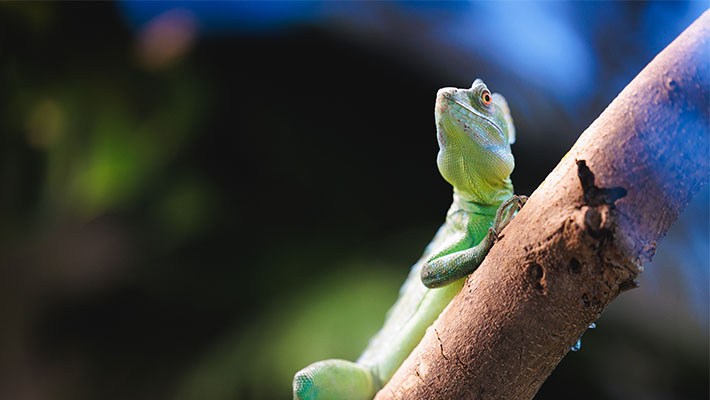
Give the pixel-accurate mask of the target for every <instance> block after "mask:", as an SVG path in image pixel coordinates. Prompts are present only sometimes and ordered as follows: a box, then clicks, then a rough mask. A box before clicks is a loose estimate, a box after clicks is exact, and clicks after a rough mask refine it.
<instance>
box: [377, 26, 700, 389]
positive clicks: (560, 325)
mask: <svg viewBox="0 0 710 400" xmlns="http://www.w3.org/2000/svg"><path fill="white" fill-rule="evenodd" d="M709 87H710V12H705V13H704V14H703V15H702V16H701V17H700V18H699V19H698V20H697V21H695V22H694V23H693V24H692V25H691V26H690V27H689V28H688V29H686V31H685V32H683V33H682V34H681V35H680V36H679V37H678V38H677V39H676V40H675V41H674V42H673V43H671V44H670V45H669V46H668V47H667V48H666V49H665V50H663V51H662V52H661V53H660V54H659V55H658V56H657V57H656V58H655V59H654V60H653V61H652V62H651V63H650V64H649V65H648V66H647V67H646V68H645V69H644V70H643V71H641V73H640V74H639V75H638V76H637V77H636V78H635V79H634V80H633V81H632V82H631V83H630V84H629V85H628V86H627V87H626V88H625V89H624V90H623V91H622V92H621V93H620V94H619V96H618V97H617V98H616V99H615V100H614V101H613V102H612V103H611V104H610V105H609V107H608V108H607V109H606V110H605V111H604V112H603V113H602V114H601V115H600V116H599V118H598V119H597V120H596V121H594V123H593V124H592V125H591V126H590V127H589V128H588V129H587V130H586V131H585V132H584V133H583V134H582V135H581V136H580V138H579V140H578V141H577V143H576V144H575V145H574V146H573V147H572V149H571V150H570V151H569V153H568V154H567V156H565V157H564V158H563V159H562V160H561V161H560V163H559V165H558V166H557V167H556V168H555V169H554V170H553V171H552V173H550V175H549V176H548V177H547V178H546V179H545V181H544V182H543V183H542V184H541V185H540V187H539V188H538V189H537V190H536V191H535V192H534V193H533V195H532V196H531V197H530V200H529V201H528V203H527V204H526V205H525V207H524V208H523V209H522V211H521V212H520V214H518V216H517V217H516V218H515V219H514V220H513V222H512V223H511V224H510V225H509V226H508V227H507V228H506V229H505V230H504V231H503V238H502V239H501V240H500V242H498V243H497V244H496V245H495V246H494V247H493V249H491V252H490V253H489V255H488V257H486V259H485V261H484V262H483V264H482V265H481V266H480V268H479V269H478V270H477V271H476V272H475V273H474V274H473V275H472V276H470V277H469V278H468V280H467V282H466V285H465V286H464V288H463V289H462V290H461V292H460V293H459V294H458V295H457V297H456V298H455V299H454V300H453V301H452V303H451V304H450V305H449V307H448V308H447V309H446V310H445V311H444V312H443V313H442V314H441V316H440V317H439V319H438V320H437V321H436V322H435V323H434V325H433V326H432V327H430V328H429V329H428V330H427V332H426V335H425V336H424V339H423V340H422V342H421V343H420V344H419V346H417V348H416V349H415V350H414V351H413V352H412V354H411V355H410V356H409V357H408V358H407V360H406V361H405V362H404V364H403V365H402V366H401V367H400V369H399V370H398V371H397V372H396V373H395V375H394V377H393V378H392V379H391V380H390V382H389V383H388V384H387V385H386V386H385V387H384V388H383V389H382V390H381V391H380V392H379V393H378V395H377V397H376V399H377V400H386V399H531V398H533V396H534V395H535V393H536V392H537V391H538V389H539V388H540V386H541V385H542V383H543V382H544V381H545V379H546V378H547V377H548V376H549V375H550V373H551V372H552V370H553V369H554V368H555V366H556V365H557V364H558V363H559V362H560V360H561V359H562V357H564V355H565V354H566V353H567V352H568V351H569V348H570V346H572V345H573V344H574V343H575V341H576V340H577V339H578V338H579V337H580V336H581V334H582V333H583V332H584V331H585V329H586V328H587V326H589V324H590V323H591V322H593V321H594V320H596V319H597V318H598V316H599V315H600V313H601V312H602V311H603V310H604V309H605V308H606V306H607V305H608V304H609V303H610V302H611V301H612V300H613V299H614V298H616V296H617V295H619V294H620V293H621V292H623V291H625V290H627V289H629V288H632V287H635V285H634V278H636V276H637V275H638V273H639V272H640V266H641V265H642V264H644V263H646V262H648V261H650V259H651V258H652V257H653V254H654V252H655V249H656V245H657V242H658V241H659V240H660V239H661V238H662V237H663V235H664V234H665V232H666V230H667V229H668V228H669V226H670V225H671V224H672V223H673V222H674V221H675V219H676V218H677V217H678V215H679V214H680V212H681V211H682V210H683V208H684V207H685V206H686V205H687V203H688V202H689V201H690V199H691V197H692V196H693V194H695V193H696V192H697V191H698V190H699V189H700V187H701V186H702V185H704V184H707V182H708V175H709V172H708V171H709V168H710V162H709V159H710V158H709V157H708V149H709V147H708V126H709V123H710V122H709V118H708V117H709V115H708V114H709V113H710V112H709V110H708V106H709V104H710V95H709ZM587 168H588V169H587Z"/></svg>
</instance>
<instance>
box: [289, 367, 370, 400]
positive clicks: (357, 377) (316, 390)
mask: <svg viewBox="0 0 710 400" xmlns="http://www.w3.org/2000/svg"><path fill="white" fill-rule="evenodd" d="M378 389H379V386H378V385H377V384H376V381H375V378H374V377H373V374H372V373H371V372H370V370H369V369H367V368H366V367H363V366H362V365H360V364H357V363H354V362H350V361H345V360H325V361H318V362H316V363H313V364H311V365H309V366H307V367H306V368H304V369H302V370H300V371H298V372H297V373H296V375H295V376H294V377H293V398H294V400H370V399H372V398H373V397H374V396H375V393H376V392H377V390H378Z"/></svg>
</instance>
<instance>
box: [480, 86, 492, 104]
mask: <svg viewBox="0 0 710 400" xmlns="http://www.w3.org/2000/svg"><path fill="white" fill-rule="evenodd" d="M481 101H482V102H483V104H485V105H487V106H489V105H491V101H493V99H492V98H491V93H490V92H489V91H487V90H484V91H483V93H481Z"/></svg>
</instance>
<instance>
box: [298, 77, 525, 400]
mask: <svg viewBox="0 0 710 400" xmlns="http://www.w3.org/2000/svg"><path fill="white" fill-rule="evenodd" d="M434 116H435V120H436V130H437V140H438V143H439V154H438V156H437V159H436V163H437V166H438V167H439V172H441V175H442V176H443V177H444V179H446V181H448V182H449V183H450V184H451V185H452V186H453V187H454V199H453V203H452V204H451V208H449V211H448V213H447V214H446V222H444V224H443V225H442V226H441V228H439V231H438V232H437V233H436V235H435V236H434V239H433V240H432V241H431V243H430V244H429V245H428V246H427V248H426V249H425V251H424V254H423V255H422V257H421V258H420V259H419V261H417V263H416V264H414V266H413V267H412V269H411V271H410V273H409V276H408V277H407V280H406V281H405V282H404V284H403V285H402V287H401V289H400V291H399V298H398V299H397V301H396V302H395V304H394V305H393V306H392V308H391V309H390V310H389V311H388V312H387V316H386V318H385V323H384V326H383V327H382V329H381V330H380V331H379V332H378V333H377V334H376V335H375V336H374V337H373V338H372V339H371V340H370V343H369V345H368V346H367V349H365V351H364V352H363V353H362V355H361V356H360V358H359V359H358V360H357V362H350V361H345V360H325V361H319V362H316V363H314V364H311V365H309V366H308V367H306V368H304V369H302V370H301V371H299V372H298V373H296V376H294V379H293V393H294V399H300V400H330V399H333V400H335V399H338V400H347V399H350V400H366V399H371V398H372V397H374V395H375V393H376V392H377V391H378V390H379V389H380V388H381V387H382V386H383V385H384V384H385V383H386V382H387V381H388V380H389V379H390V378H391V377H392V375H393V374H394V372H395V371H396V370H397V368H398V367H399V366H400V365H401V364H402V362H403V361H404V359H405V358H406V357H407V356H408V355H409V353H410V352H411V351H412V349H414V347H415V346H416V345H417V344H418V343H419V341H420V340H421V339H422V337H423V336H424V332H425V331H426V328H427V327H429V326H430V325H431V324H432V323H433V322H434V320H436V318H437V317H438V316H439V314H440V313H441V311H443V310H444V308H445V307H446V306H447V305H448V304H449V302H450V301H451V299H453V297H454V296H455V295H456V294H457V293H458V292H459V290H461V287H462V286H463V283H464V280H465V279H463V278H465V277H466V276H467V275H469V274H471V273H472V272H473V271H474V270H475V269H476V268H477V267H478V266H479V265H480V264H481V262H482V261H483V258H484V257H485V256H486V254H487V253H488V250H489V249H490V248H491V246H492V245H493V242H494V241H495V240H496V238H497V235H498V233H499V232H500V231H501V230H502V229H503V228H504V227H505V226H506V225H507V224H508V222H510V220H511V219H512V218H513V216H514V215H515V213H516V212H517V211H518V210H519V209H520V208H521V207H522V206H523V204H524V202H525V200H526V198H525V197H524V196H516V195H513V184H512V183H511V181H510V173H511V172H512V171H513V167H514V165H515V163H514V160H513V154H512V153H511V150H510V144H511V143H513V142H514V141H515V127H514V126H513V119H512V117H511V115H510V109H509V108H508V104H507V102H506V101H505V98H504V97H503V96H502V95H500V94H498V93H494V94H491V92H490V91H489V90H488V88H487V87H486V85H485V84H484V83H483V81H482V80H480V79H476V81H475V82H473V85H472V86H471V87H470V88H469V89H456V88H443V89H440V90H439V92H438V93H437V95H436V105H435V107H434Z"/></svg>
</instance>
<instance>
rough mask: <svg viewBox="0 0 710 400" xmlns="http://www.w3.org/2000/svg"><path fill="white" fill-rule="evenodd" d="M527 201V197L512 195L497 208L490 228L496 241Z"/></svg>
mask: <svg viewBox="0 0 710 400" xmlns="http://www.w3.org/2000/svg"><path fill="white" fill-rule="evenodd" d="M527 201H528V196H523V195H517V194H514V195H512V196H511V197H510V198H509V199H508V200H506V201H504V202H503V203H501V205H500V207H498V211H496V218H495V220H494V221H493V228H492V229H493V234H494V235H495V237H496V239H497V238H498V235H500V233H501V232H502V231H503V229H504V228H505V227H506V226H508V224H509V223H510V221H512V220H513V218H514V217H515V214H517V212H518V211H520V209H521V208H523V205H525V202H527Z"/></svg>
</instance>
